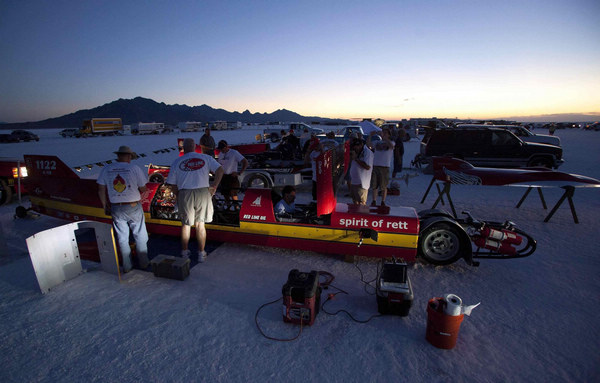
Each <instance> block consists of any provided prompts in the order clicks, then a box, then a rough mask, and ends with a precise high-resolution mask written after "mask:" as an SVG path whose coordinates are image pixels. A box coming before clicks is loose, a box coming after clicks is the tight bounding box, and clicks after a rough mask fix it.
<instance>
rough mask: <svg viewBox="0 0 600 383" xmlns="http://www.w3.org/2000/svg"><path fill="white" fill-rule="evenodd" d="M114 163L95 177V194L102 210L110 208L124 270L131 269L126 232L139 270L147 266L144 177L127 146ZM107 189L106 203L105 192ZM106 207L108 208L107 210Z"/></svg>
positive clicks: (135, 156) (121, 149)
mask: <svg viewBox="0 0 600 383" xmlns="http://www.w3.org/2000/svg"><path fill="white" fill-rule="evenodd" d="M115 154H116V155H117V162H113V163H111V164H108V165H106V166H105V167H103V168H102V171H101V172H100V175H99V176H98V180H97V181H96V182H97V183H98V196H99V197H100V202H102V207H103V208H104V210H105V211H108V210H110V214H111V215H112V219H113V227H114V228H115V233H116V235H117V241H118V243H119V250H120V252H121V257H122V258H123V272H124V273H127V272H128V271H130V270H131V268H132V264H131V248H130V247H129V231H130V230H131V233H132V234H133V238H134V239H135V250H136V254H137V258H138V262H139V267H140V268H141V269H146V268H147V267H148V232H147V231H146V220H145V218H144V211H143V210H142V205H141V203H140V199H141V194H140V193H143V192H145V191H146V176H145V175H144V173H143V172H142V169H141V168H140V167H139V166H137V165H133V164H132V163H131V160H132V159H135V158H137V155H136V154H135V153H134V152H133V151H132V150H131V148H129V147H128V146H121V147H120V148H119V150H117V151H116V152H115ZM107 192H108V201H109V202H108V203H109V204H108V203H107V199H106V194H107ZM107 207H109V209H107Z"/></svg>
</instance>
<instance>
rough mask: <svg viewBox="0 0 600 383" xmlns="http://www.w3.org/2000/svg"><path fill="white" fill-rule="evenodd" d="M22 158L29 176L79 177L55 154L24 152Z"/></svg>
mask: <svg viewBox="0 0 600 383" xmlns="http://www.w3.org/2000/svg"><path fill="white" fill-rule="evenodd" d="M23 158H24V159H25V166H26V167H27V174H28V175H29V176H30V177H32V176H33V177H35V176H37V177H57V178H79V176H78V175H77V173H75V172H74V171H73V169H71V168H70V167H68V166H67V165H66V164H65V163H64V162H62V160H61V159H60V158H58V157H57V156H46V155H29V154H26V155H24V156H23Z"/></svg>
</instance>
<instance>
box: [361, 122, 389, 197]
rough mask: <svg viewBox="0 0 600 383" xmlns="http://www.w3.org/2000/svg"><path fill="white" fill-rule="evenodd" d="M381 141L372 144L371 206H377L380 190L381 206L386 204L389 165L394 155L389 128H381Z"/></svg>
mask: <svg viewBox="0 0 600 383" xmlns="http://www.w3.org/2000/svg"><path fill="white" fill-rule="evenodd" d="M373 134H375V132H371V134H370V135H369V139H368V140H367V146H370V144H371V136H372V135H373ZM381 137H382V138H381V141H376V142H375V143H374V145H373V148H374V149H375V152H374V153H373V174H372V175H371V189H372V190H373V200H372V202H371V206H377V194H378V191H380V192H381V206H386V204H385V198H386V197H387V186H388V183H389V182H390V165H391V163H392V159H393V157H394V142H393V141H392V140H391V133H390V130H389V129H383V130H382V132H381Z"/></svg>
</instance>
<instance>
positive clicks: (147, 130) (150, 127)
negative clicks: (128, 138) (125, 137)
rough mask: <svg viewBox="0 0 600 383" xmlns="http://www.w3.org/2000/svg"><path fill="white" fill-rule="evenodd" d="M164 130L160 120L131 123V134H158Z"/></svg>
mask: <svg viewBox="0 0 600 383" xmlns="http://www.w3.org/2000/svg"><path fill="white" fill-rule="evenodd" d="M164 130H165V124H163V123H162V122H138V123H136V124H132V125H131V133H132V134H160V133H162V132H163V131H164Z"/></svg>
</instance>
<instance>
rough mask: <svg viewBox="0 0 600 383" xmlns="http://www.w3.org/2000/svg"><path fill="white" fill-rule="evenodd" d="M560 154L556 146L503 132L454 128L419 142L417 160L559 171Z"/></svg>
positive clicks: (431, 135) (561, 161)
mask: <svg viewBox="0 0 600 383" xmlns="http://www.w3.org/2000/svg"><path fill="white" fill-rule="evenodd" d="M562 154H563V151H562V148H561V147H559V146H555V145H548V144H540V143H533V142H524V141H522V140H520V139H519V138H518V137H517V136H515V135H514V134H513V133H512V132H509V131H508V130H506V129H499V128H472V127H457V128H449V129H435V130H432V131H431V134H430V135H429V136H428V137H426V138H424V139H423V141H422V142H421V153H420V157H421V158H420V160H421V161H423V160H424V161H426V162H428V161H429V160H430V159H431V157H433V156H444V155H450V156H452V157H456V158H459V159H462V160H465V161H467V162H470V163H471V164H472V165H474V166H484V167H499V168H519V167H534V166H543V167H547V168H558V167H559V166H560V165H561V164H562V163H563V162H564V161H563V158H562Z"/></svg>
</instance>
